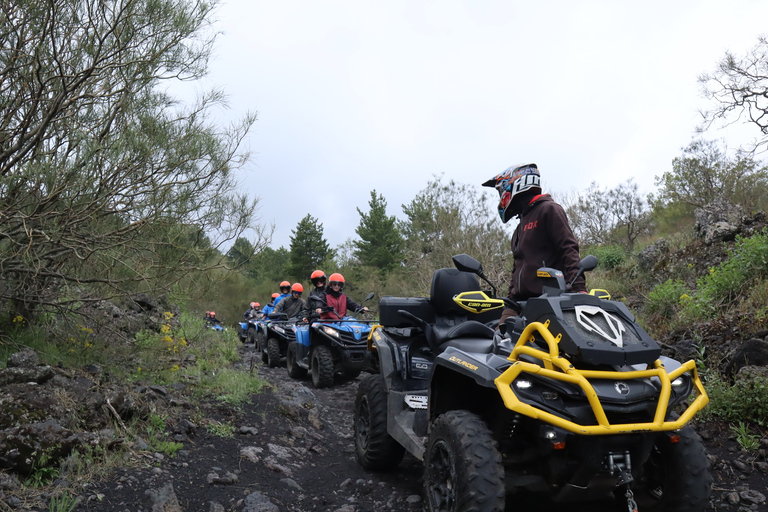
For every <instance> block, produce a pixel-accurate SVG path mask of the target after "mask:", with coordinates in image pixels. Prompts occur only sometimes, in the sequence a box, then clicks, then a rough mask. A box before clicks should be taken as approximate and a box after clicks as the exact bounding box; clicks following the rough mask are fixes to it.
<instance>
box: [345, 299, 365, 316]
mask: <svg viewBox="0 0 768 512" xmlns="http://www.w3.org/2000/svg"><path fill="white" fill-rule="evenodd" d="M347 309H348V310H350V311H352V312H353V313H357V312H358V311H360V310H361V309H363V306H361V305H360V304H358V303H357V302H355V301H353V300H352V299H350V298H349V295H347Z"/></svg>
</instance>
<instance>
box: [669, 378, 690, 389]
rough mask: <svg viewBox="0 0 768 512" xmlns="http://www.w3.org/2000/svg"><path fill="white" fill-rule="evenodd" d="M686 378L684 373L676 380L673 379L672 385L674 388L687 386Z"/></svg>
mask: <svg viewBox="0 0 768 512" xmlns="http://www.w3.org/2000/svg"><path fill="white" fill-rule="evenodd" d="M686 380H687V379H685V378H684V377H683V376H682V375H681V376H680V377H678V378H676V379H675V380H673V381H672V387H673V388H679V387H681V386H685V384H686Z"/></svg>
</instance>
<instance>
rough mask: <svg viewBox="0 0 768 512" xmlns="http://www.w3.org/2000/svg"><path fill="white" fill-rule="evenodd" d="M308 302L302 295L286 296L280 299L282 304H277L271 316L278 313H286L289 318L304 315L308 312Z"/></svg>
mask: <svg viewBox="0 0 768 512" xmlns="http://www.w3.org/2000/svg"><path fill="white" fill-rule="evenodd" d="M306 309H307V303H306V302H304V299H302V298H301V297H293V296H291V297H286V298H285V299H283V300H281V301H280V304H278V305H277V306H275V309H274V310H273V311H272V313H271V315H270V317H271V316H272V315H275V314H276V313H285V314H286V315H288V318H298V317H302V318H303V317H304V315H305V314H306V311H305V310H306Z"/></svg>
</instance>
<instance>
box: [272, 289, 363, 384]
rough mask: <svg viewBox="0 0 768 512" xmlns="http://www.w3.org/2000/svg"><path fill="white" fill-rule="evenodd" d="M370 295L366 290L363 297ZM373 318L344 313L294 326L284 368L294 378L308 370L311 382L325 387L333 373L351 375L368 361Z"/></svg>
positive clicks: (354, 375)
mask: <svg viewBox="0 0 768 512" xmlns="http://www.w3.org/2000/svg"><path fill="white" fill-rule="evenodd" d="M372 298H373V293H370V294H368V296H367V297H366V298H365V300H364V301H363V302H365V301H367V300H370V299H372ZM372 323H374V321H373V320H358V319H357V318H355V317H354V316H345V317H344V318H342V319H341V320H318V321H314V322H312V324H311V325H309V326H301V325H297V326H296V327H295V332H294V336H295V340H292V341H291V342H290V343H289V344H288V347H287V352H286V368H287V370H288V375H289V376H290V377H292V378H294V379H298V378H302V377H304V376H306V375H307V373H310V376H311V378H312V385H313V386H314V387H316V388H326V387H329V386H332V385H333V379H334V376H336V375H337V374H338V375H340V376H341V377H342V378H343V379H346V380H349V379H354V378H355V377H357V376H358V375H360V372H362V371H363V368H364V367H365V365H366V363H367V362H368V335H369V334H370V332H371V324H372Z"/></svg>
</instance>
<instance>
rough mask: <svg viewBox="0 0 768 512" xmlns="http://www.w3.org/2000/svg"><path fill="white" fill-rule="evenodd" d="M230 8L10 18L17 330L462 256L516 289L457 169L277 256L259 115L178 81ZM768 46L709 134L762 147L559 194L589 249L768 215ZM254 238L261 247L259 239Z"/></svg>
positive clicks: (91, 2) (715, 98)
mask: <svg viewBox="0 0 768 512" xmlns="http://www.w3.org/2000/svg"><path fill="white" fill-rule="evenodd" d="M214 8H215V2H214V3H203V2H197V1H188V0H153V1H148V0H106V1H103V0H99V1H96V0H78V1H75V2H72V1H65V0H51V1H48V2H36V1H32V0H19V1H17V2H10V3H9V2H5V3H3V4H2V5H0V275H1V276H2V282H0V301H2V303H3V304H4V305H6V309H7V311H8V313H9V318H12V317H15V316H17V315H23V316H24V317H25V318H30V319H33V318H34V317H36V316H39V315H40V314H41V313H45V312H51V311H59V312H71V311H74V310H77V308H79V307H81V306H82V305H83V304H86V303H88V302H96V301H100V300H103V299H111V298H116V297H120V296H125V295H130V294H135V293H140V292H149V293H158V292H160V291H164V292H173V293H176V294H180V295H181V296H184V297H189V298H191V299H192V301H193V302H192V304H193V305H195V304H203V302H204V301H208V302H209V303H211V304H215V303H218V304H221V306H217V307H219V309H220V310H221V309H223V310H224V311H230V315H236V314H239V312H241V311H242V309H244V307H245V305H247V304H248V302H250V301H251V300H254V299H257V298H264V297H268V296H269V293H271V292H272V291H274V290H273V288H274V287H275V285H276V283H277V282H279V281H282V280H284V279H288V278H290V279H295V280H297V281H303V282H306V281H307V279H308V276H309V273H310V272H312V270H314V269H316V268H323V269H324V270H326V271H327V272H332V271H342V272H345V273H346V274H347V279H348V281H349V282H350V289H351V290H353V291H354V290H355V289H356V288H357V289H360V290H361V291H362V292H367V291H376V292H377V293H378V294H379V295H383V294H393V295H408V294H414V295H421V294H426V293H428V287H429V282H430V279H431V274H432V271H433V270H434V269H436V268H441V267H445V266H449V265H450V257H451V255H453V254H456V253H460V252H465V253H468V254H470V255H472V256H474V257H476V258H478V259H479V260H481V261H482V262H483V264H484V266H485V269H486V273H487V274H488V275H489V277H490V278H491V279H492V280H493V281H494V282H496V283H498V284H499V285H502V286H503V285H504V283H505V280H506V276H507V275H508V271H509V265H510V251H509V234H510V233H511V231H509V226H507V227H505V226H503V225H502V224H501V223H500V222H499V221H498V219H497V218H496V215H495V199H494V198H493V197H492V196H491V193H490V192H487V193H486V192H483V191H482V190H481V188H480V187H479V186H475V185H464V184H461V183H456V182H454V181H447V182H446V181H444V180H443V178H442V177H439V176H435V177H434V178H433V179H432V180H431V181H429V182H428V183H427V184H426V185H425V188H424V189H422V190H421V191H420V192H419V193H418V194H417V195H416V197H414V198H413V199H412V200H411V201H410V202H409V203H407V204H404V205H402V215H401V216H399V217H398V216H395V215H389V214H387V203H386V199H385V198H384V197H383V196H382V195H380V194H379V193H377V191H375V190H372V191H371V197H370V201H369V203H368V209H367V210H362V209H359V210H358V213H359V215H360V222H359V224H358V226H357V228H356V235H357V237H356V238H352V239H350V240H348V241H347V242H346V243H345V244H343V245H342V246H340V247H330V246H329V244H328V242H327V241H326V240H325V239H324V237H323V225H322V219H316V218H314V217H312V216H311V215H307V216H306V217H305V218H303V219H302V220H301V221H300V222H299V224H298V225H297V226H296V227H295V229H294V230H293V232H292V236H291V244H290V247H289V248H283V247H280V248H272V247H270V246H269V241H270V238H271V232H270V228H269V227H268V226H266V225H264V224H263V223H261V222H260V221H259V219H258V217H257V215H256V212H257V206H258V201H257V200H254V199H252V198H251V199H249V198H247V197H245V196H243V195H240V194H238V193H236V192H233V191H234V190H236V189H237V188H236V187H235V186H234V185H235V181H234V174H235V172H236V170H237V169H239V168H240V167H241V166H242V165H243V164H244V163H245V162H247V160H248V154H247V152H246V151H244V150H243V149H242V148H241V142H242V141H243V139H244V137H245V136H246V134H247V133H248V131H249V129H250V127H251V126H252V124H253V123H254V122H255V120H256V115H255V113H246V114H245V115H244V116H243V118H242V120H241V121H240V122H239V123H238V124H235V125H233V126H231V127H229V128H228V129H222V128H221V127H219V126H218V125H217V124H216V123H214V122H213V121H212V120H211V112H212V109H213V108H216V107H218V106H220V105H222V104H223V103H224V99H223V96H222V95H221V93H219V92H217V91H212V92H209V93H206V94H203V95H202V96H201V97H200V98H199V99H198V100H197V101H196V102H195V103H192V104H184V103H181V102H180V101H178V99H177V98H174V97H173V96H172V95H171V94H170V93H169V92H168V88H167V84H168V83H169V82H172V81H194V80H197V79H199V78H201V77H203V76H205V74H206V72H207V62H208V58H209V56H210V51H211V48H212V43H213V40H214V35H215V34H214V31H212V30H211V26H210V23H211V13H212V12H213V9H214ZM767 49H768V41H766V39H764V38H761V39H759V40H758V43H757V44H756V46H755V47H754V48H753V50H751V51H750V52H749V53H748V55H747V56H745V57H744V58H743V59H739V58H737V57H734V56H733V55H730V54H727V55H726V56H725V58H724V59H723V60H722V61H721V63H720V64H719V65H718V66H717V68H716V69H715V71H714V72H712V73H711V74H705V75H702V76H701V77H700V82H701V85H702V92H703V95H704V96H705V97H707V98H709V99H710V100H711V102H712V105H713V107H712V109H711V110H709V111H706V112H703V124H702V128H703V129H706V128H707V127H709V126H711V125H713V124H715V123H719V122H721V121H724V122H733V121H735V120H745V121H747V122H750V123H752V124H754V125H757V127H758V128H759V130H760V135H759V136H758V137H757V138H756V140H755V144H754V146H753V147H751V148H747V149H748V150H749V151H747V150H744V151H738V152H730V151H728V150H727V148H726V146H725V144H724V143H723V142H720V141H708V140H706V139H704V138H697V139H695V140H694V141H693V142H691V144H689V145H688V146H687V147H686V148H683V150H682V153H681V155H680V156H679V157H678V158H675V159H674V161H673V162H672V165H671V169H669V170H659V171H657V173H656V186H657V190H656V191H655V192H654V193H653V194H652V195H650V196H647V197H644V196H643V195H641V194H640V193H639V191H638V187H637V184H635V183H634V182H633V181H632V180H629V181H627V182H625V183H623V184H621V185H619V186H617V187H615V188H613V189H611V188H603V187H601V186H600V185H599V184H597V183H592V184H591V185H590V186H589V187H588V188H587V190H585V191H575V192H572V193H570V195H567V196H564V197H556V199H558V200H559V201H560V202H561V203H563V205H564V206H565V207H566V210H567V213H568V215H569V218H570V220H571V223H572V227H573V229H574V231H575V232H576V234H577V236H578V238H579V239H580V241H581V243H582V247H583V250H584V251H585V252H586V251H589V250H590V248H592V247H606V246H612V247H619V248H620V249H621V251H622V252H623V253H624V254H625V255H627V257H630V256H631V255H632V254H633V253H634V252H636V251H637V250H638V247H641V246H642V245H643V244H646V243H648V242H649V241H652V240H653V238H654V237H655V236H658V235H664V234H670V233H676V232H678V231H681V230H685V229H688V227H689V226H690V225H692V222H693V217H692V215H693V210H694V208H696V207H698V206H701V205H703V204H706V203H707V202H709V201H710V200H712V199H713V198H715V197H719V196H723V197H725V198H727V199H728V200H730V201H732V202H734V203H737V204H740V205H742V206H743V207H744V208H745V209H747V210H749V211H754V210H758V209H765V207H766V204H765V202H766V201H767V200H768V168H767V167H766V166H765V164H764V163H762V162H761V161H760V160H759V159H758V158H757V156H758V155H759V153H756V152H755V150H756V149H757V150H759V149H760V148H762V147H764V146H765V144H766V141H768V132H767V131H766V125H767V124H768V123H766V119H768V105H766V103H765V101H764V98H765V94H766V90H768V74H767V73H768V72H767V71H766V70H767V69H768V68H767V67H766V63H767V62H768V56H767V55H766V51H767ZM545 188H546V187H545ZM546 191H548V190H545V192H546ZM248 230H250V231H249V232H251V233H255V235H251V236H250V238H246V237H245V236H244V233H246V232H247V231H248ZM231 244H233V245H231ZM224 247H227V248H228V249H227V251H226V254H224V253H223V248H224ZM203 307H204V306H203Z"/></svg>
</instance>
